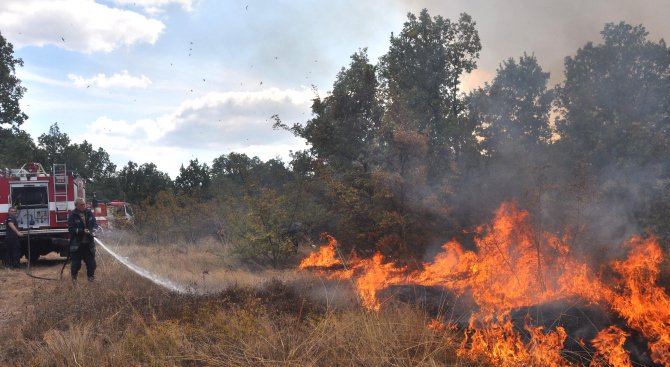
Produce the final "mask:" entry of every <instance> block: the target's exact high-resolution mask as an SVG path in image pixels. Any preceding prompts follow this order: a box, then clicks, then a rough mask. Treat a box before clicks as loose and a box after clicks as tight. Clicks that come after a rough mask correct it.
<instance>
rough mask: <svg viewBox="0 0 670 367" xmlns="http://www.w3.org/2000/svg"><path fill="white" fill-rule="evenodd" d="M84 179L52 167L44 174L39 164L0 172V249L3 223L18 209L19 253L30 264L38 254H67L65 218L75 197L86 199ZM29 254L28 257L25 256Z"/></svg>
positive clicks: (61, 165) (3, 239) (2, 237)
mask: <svg viewBox="0 0 670 367" xmlns="http://www.w3.org/2000/svg"><path fill="white" fill-rule="evenodd" d="M85 197H86V191H85V188H84V180H83V179H82V178H81V177H78V176H76V175H74V174H72V173H71V172H68V171H67V169H66V167H65V164H54V165H53V168H52V171H51V173H50V174H49V173H47V172H46V171H45V170H44V167H42V165H41V164H39V163H27V164H25V165H23V167H21V168H18V169H4V170H0V250H5V249H6V246H5V243H4V241H5V233H6V228H5V220H6V219H7V212H8V210H9V208H10V207H11V206H15V207H16V208H17V212H18V217H17V222H18V227H19V230H21V231H22V232H23V233H24V234H25V235H24V236H23V237H21V238H20V240H21V249H22V254H23V255H25V256H26V258H28V257H29V258H30V260H31V261H34V260H37V258H38V257H39V256H40V255H46V254H48V253H50V252H58V253H59V254H60V256H67V253H68V232H67V218H68V214H69V212H70V211H71V210H72V209H74V201H75V199H76V198H85ZM29 253H30V256H29V255H28V254H29Z"/></svg>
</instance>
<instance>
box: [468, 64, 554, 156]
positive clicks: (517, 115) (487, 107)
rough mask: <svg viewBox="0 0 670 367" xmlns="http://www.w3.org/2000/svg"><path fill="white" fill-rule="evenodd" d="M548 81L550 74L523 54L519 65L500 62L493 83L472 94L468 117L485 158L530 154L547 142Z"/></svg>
mask: <svg viewBox="0 0 670 367" xmlns="http://www.w3.org/2000/svg"><path fill="white" fill-rule="evenodd" d="M548 81H549V73H546V72H544V71H542V68H541V67H540V65H539V64H538V63H537V59H536V58H535V56H528V55H526V54H524V55H523V56H522V57H520V58H519V62H518V63H517V62H516V61H515V60H514V59H512V58H510V59H507V60H505V61H503V64H502V65H501V66H500V68H499V69H498V72H497V74H496V76H495V78H494V79H493V82H492V83H491V84H488V83H487V84H486V85H485V86H484V87H483V88H479V89H477V90H476V91H474V92H472V93H471V95H470V96H469V98H468V102H469V109H468V110H469V118H470V119H472V120H473V123H474V124H476V126H477V134H478V135H479V136H480V137H481V138H482V139H483V140H482V141H481V147H482V148H481V149H482V150H483V151H484V152H485V154H486V155H488V156H494V155H496V154H497V153H500V152H501V150H505V151H509V150H511V149H514V148H518V149H521V150H524V151H525V154H529V153H532V152H535V151H537V148H538V147H541V146H542V145H546V144H548V143H549V141H550V139H551V134H552V130H551V127H550V125H549V112H550V111H551V104H552V102H553V93H552V91H551V90H548V89H547V82H548Z"/></svg>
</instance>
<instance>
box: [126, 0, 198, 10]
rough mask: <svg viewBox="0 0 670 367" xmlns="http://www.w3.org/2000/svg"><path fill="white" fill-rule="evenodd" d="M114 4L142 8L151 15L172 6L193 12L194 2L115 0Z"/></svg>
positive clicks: (179, 0)
mask: <svg viewBox="0 0 670 367" xmlns="http://www.w3.org/2000/svg"><path fill="white" fill-rule="evenodd" d="M114 2H115V3H116V4H119V5H133V6H140V7H143V8H145V9H146V10H147V12H149V13H155V12H158V11H160V9H161V8H163V7H165V6H168V5H172V4H176V5H181V8H182V9H184V10H185V11H191V10H193V7H192V5H193V1H192V0H114Z"/></svg>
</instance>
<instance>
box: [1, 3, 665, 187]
mask: <svg viewBox="0 0 670 367" xmlns="http://www.w3.org/2000/svg"><path fill="white" fill-rule="evenodd" d="M423 8H426V9H428V11H429V13H430V14H431V16H437V15H440V16H442V17H445V18H449V19H452V20H457V19H458V17H459V14H460V13H463V12H465V13H468V14H470V15H471V16H472V17H473V19H474V21H475V22H476V23H477V30H478V31H479V35H480V38H481V41H482V51H481V52H480V59H479V61H478V68H477V69H476V70H475V71H474V72H473V73H471V74H469V75H466V76H465V77H464V78H463V80H462V89H463V90H464V91H467V90H471V89H472V88H474V87H477V86H481V85H483V83H485V82H487V81H490V80H492V78H493V77H494V76H495V72H496V69H497V68H498V67H499V65H500V63H501V62H502V61H503V60H505V59H508V58H515V59H518V58H519V57H520V56H522V55H523V54H524V52H525V53H528V54H533V55H535V56H536V57H537V59H538V62H539V63H540V65H541V66H542V67H543V69H544V70H545V71H549V72H550V73H551V79H550V84H551V85H550V86H553V85H555V84H556V83H560V81H561V79H562V76H563V61H564V58H565V57H566V56H571V55H574V54H575V53H576V51H577V50H578V48H580V47H582V46H584V45H585V44H586V43H587V42H589V41H592V42H594V43H596V44H597V43H600V34H599V33H600V31H602V29H603V27H604V25H605V23H608V22H619V21H626V22H628V23H631V24H633V25H638V24H643V25H644V26H645V27H646V29H647V31H649V33H650V35H649V38H650V39H651V40H652V41H658V40H659V39H661V38H665V39H668V38H670V22H667V20H666V19H667V15H668V14H670V1H667V0H637V1H632V0H560V1H559V0H404V1H401V0H387V1H378V0H336V1H307V0H106V1H103V0H97V1H94V0H2V1H1V2H0V33H1V34H2V35H3V36H4V37H5V38H6V39H7V41H9V42H11V43H12V44H13V45H14V56H15V57H17V58H21V59H22V60H23V62H24V66H23V67H21V68H19V69H18V70H17V76H18V77H19V79H21V84H22V85H23V86H24V87H26V89H27V91H26V93H25V95H24V97H23V98H22V100H21V108H22V110H23V111H24V112H25V113H26V114H27V115H28V117H29V118H28V120H27V121H26V122H25V123H24V124H23V125H21V127H22V128H23V129H24V130H25V131H27V132H28V133H29V134H30V135H31V136H32V137H33V139H35V140H37V137H39V136H40V135H41V134H44V133H47V132H48V130H49V127H50V126H51V125H53V124H54V123H58V126H59V128H60V130H61V132H65V133H67V134H68V136H69V137H70V138H71V140H72V142H73V143H81V142H83V141H84V140H86V141H88V142H89V143H91V144H92V145H93V147H94V148H96V149H97V148H99V147H102V148H103V149H104V150H105V151H107V152H108V153H109V155H110V158H111V159H112V161H113V162H114V163H115V164H116V165H117V168H118V169H121V168H122V167H123V166H125V165H126V164H127V163H128V161H133V162H135V163H138V164H143V163H149V162H152V163H154V164H156V165H157V167H158V169H159V170H161V171H163V172H166V173H168V174H169V175H170V176H171V177H172V178H175V177H176V176H177V175H178V174H179V168H180V166H182V165H184V166H187V165H188V164H189V161H190V160H193V159H198V161H199V162H200V163H207V164H208V165H210V166H211V163H212V161H213V159H214V158H216V157H219V156H221V155H222V154H228V153H230V152H238V153H245V154H247V155H249V156H250V157H253V156H257V157H259V158H261V159H262V160H268V159H271V158H281V159H282V160H283V161H284V162H288V161H289V160H290V156H289V154H290V152H291V151H293V152H295V151H297V150H302V149H306V148H307V146H306V144H305V142H304V141H303V140H301V139H299V138H297V137H294V136H293V135H292V134H291V133H289V132H286V131H277V130H273V129H272V123H273V120H272V118H271V116H272V115H275V114H277V115H279V116H280V118H281V119H282V121H283V122H285V123H287V124H293V123H296V122H297V123H305V122H306V121H308V120H309V119H310V118H311V117H312V116H311V112H310V111H311V110H310V106H311V100H312V99H313V98H314V97H315V96H316V95H319V96H320V97H324V96H326V95H327V93H328V91H330V90H331V89H332V86H333V83H334V81H335V78H336V76H337V73H338V72H339V71H340V70H341V68H343V67H347V66H348V65H349V63H350V56H351V55H352V54H354V53H355V52H357V51H358V50H359V49H361V48H367V49H368V55H369V58H370V61H371V62H372V63H376V62H377V61H378V58H379V57H380V56H382V55H383V54H384V53H386V52H387V51H388V47H389V38H390V35H391V33H392V32H393V33H394V34H398V33H399V32H400V30H401V29H402V27H403V23H404V22H405V21H406V19H407V14H408V13H410V12H411V13H414V14H418V13H419V12H420V11H421V9H423Z"/></svg>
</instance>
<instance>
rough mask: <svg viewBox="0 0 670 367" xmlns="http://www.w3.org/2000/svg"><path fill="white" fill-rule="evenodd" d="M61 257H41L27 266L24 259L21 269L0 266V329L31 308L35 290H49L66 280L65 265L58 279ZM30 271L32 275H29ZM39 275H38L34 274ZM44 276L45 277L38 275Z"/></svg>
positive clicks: (5, 328) (67, 277) (4, 328)
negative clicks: (0, 293) (61, 277)
mask: <svg viewBox="0 0 670 367" xmlns="http://www.w3.org/2000/svg"><path fill="white" fill-rule="evenodd" d="M64 262H65V259H64V258H61V257H58V256H56V255H55V254H54V255H49V256H45V257H42V258H41V259H40V260H38V261H37V262H36V263H35V264H31V266H30V267H28V264H27V263H26V261H25V259H23V261H22V262H21V268H20V269H13V270H10V269H6V268H4V267H2V268H0V290H1V292H2V295H0V330H7V329H8V328H7V325H8V324H9V323H10V322H11V321H13V320H16V319H18V318H20V317H21V315H22V314H24V313H25V310H29V309H31V308H32V306H33V305H32V302H31V301H32V298H33V294H34V292H43V291H50V290H52V289H53V288H55V287H56V285H58V283H59V282H62V281H69V273H68V269H67V268H66V269H65V272H64V273H63V280H60V270H61V268H62V267H63V263H64ZM31 275H32V276H31ZM36 277H39V278H36ZM40 278H47V279H40Z"/></svg>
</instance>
